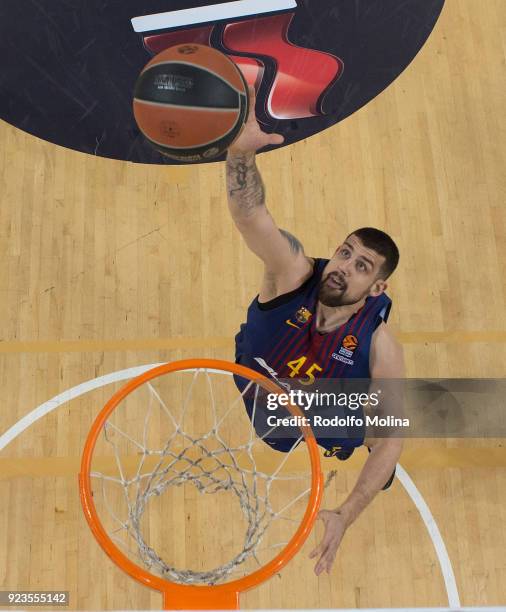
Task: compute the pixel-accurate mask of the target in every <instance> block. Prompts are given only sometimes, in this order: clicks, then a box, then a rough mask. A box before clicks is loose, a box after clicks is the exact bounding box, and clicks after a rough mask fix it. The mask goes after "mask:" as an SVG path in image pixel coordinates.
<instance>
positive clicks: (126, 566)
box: [79, 359, 323, 610]
mask: <svg viewBox="0 0 506 612" xmlns="http://www.w3.org/2000/svg"><path fill="white" fill-rule="evenodd" d="M184 370H190V371H191V370H211V371H219V372H224V373H229V374H237V375H239V376H241V377H243V378H244V379H246V380H249V381H253V382H254V383H256V384H258V385H259V386H261V387H262V388H263V389H265V390H266V391H268V392H270V393H276V394H280V393H285V390H284V389H282V388H281V387H280V386H278V385H277V384H275V383H274V382H273V381H272V380H270V379H268V378H266V377H265V376H262V375H261V374H259V373H258V372H255V371H254V370H252V369H250V368H247V367H244V366H241V365H238V364H235V363H232V362H228V361H221V360H217V359H187V360H182V361H175V362H171V363H167V364H164V365H162V366H158V367H156V368H153V369H151V370H149V371H147V372H145V373H143V374H141V375H140V376H138V377H137V378H134V379H132V380H131V381H130V382H129V383H127V384H126V385H124V386H123V387H122V388H121V389H119V391H117V392H116V393H115V394H114V395H113V396H112V397H111V399H110V400H109V401H108V402H107V404H106V405H105V406H104V408H103V409H102V410H101V412H100V413H99V414H98V416H97V418H96V419H95V421H94V423H93V425H92V426H91V429H90V432H89V434H88V437H87V439H86V442H85V445H84V450H83V455H82V460H81V471H80V474H79V492H80V498H81V504H82V507H83V511H84V515H85V517H86V520H87V521H88V524H89V526H90V528H91V531H92V532H93V535H94V536H95V538H96V540H97V541H98V543H99V544H100V546H101V547H102V549H103V550H104V551H105V552H106V553H107V555H108V556H109V557H110V558H111V559H112V560H113V561H114V563H116V565H118V566H119V567H120V568H121V569H122V570H123V571H125V572H126V573H127V574H129V575H130V576H131V577H132V578H134V579H135V580H137V581H139V582H141V583H142V584H144V585H145V586H148V587H150V588H152V589H155V590H157V591H160V592H161V593H162V595H163V606H164V609H166V610H168V609H173V610H184V609H187V610H189V609H194V610H237V609H238V608H239V595H240V593H241V592H243V591H247V590H249V589H251V588H253V587H256V586H258V585H259V584H261V583H262V582H264V581H266V580H268V579H269V578H271V577H272V576H273V575H274V574H276V573H277V572H279V571H280V570H281V569H282V568H283V567H284V566H285V565H286V564H287V563H288V562H289V561H290V559H292V557H293V556H294V555H295V554H296V553H297V552H298V551H299V549H300V548H301V547H302V545H303V544H304V542H305V540H306V538H307V537H308V535H309V533H310V531H311V529H312V527H313V524H314V522H315V520H316V516H317V514H318V510H319V507H320V503H321V499H322V495H323V476H322V473H321V468H320V457H319V451H318V445H317V443H316V440H315V438H314V434H313V432H312V430H311V428H310V427H305V426H301V427H300V430H301V433H302V435H303V437H304V440H305V442H306V445H307V450H308V453H309V458H310V465H311V490H310V493H309V495H308V503H307V507H306V510H305V513H304V516H303V519H302V521H301V523H300V525H299V527H298V528H297V530H296V532H295V533H294V535H293V536H292V538H291V540H290V541H289V542H288V544H287V545H286V546H285V548H284V549H283V550H282V551H281V552H280V553H279V554H277V555H276V556H275V557H274V558H273V559H272V560H271V561H270V562H269V563H267V564H266V565H264V566H263V567H261V568H259V569H258V570H256V571H255V572H253V573H251V574H249V575H247V576H244V577H242V578H240V579H237V580H233V581H231V582H227V583H226V584H219V585H214V586H203V585H198V586H196V585H183V584H177V583H174V582H170V581H168V580H165V579H163V578H161V577H159V576H155V575H153V574H151V573H149V572H148V571H146V570H145V569H143V568H142V567H140V566H139V565H137V564H135V563H134V562H132V561H131V560H130V559H129V558H128V557H127V556H126V555H125V554H123V552H121V550H120V549H119V548H118V547H117V546H116V545H115V544H114V543H113V541H112V540H111V538H110V537H109V535H108V534H107V533H106V531H105V529H104V527H103V525H102V523H101V521H100V518H99V516H98V513H97V510H96V507H95V504H94V501H93V492H92V486H91V476H90V470H91V461H92V455H93V451H94V448H95V444H96V442H97V439H98V437H99V435H100V433H101V432H102V429H103V427H104V425H105V423H106V421H107V419H108V418H109V416H110V415H111V413H112V412H113V411H114V409H115V408H116V407H117V406H118V404H119V403H120V402H121V401H122V400H123V399H124V398H125V397H126V396H127V395H128V394H130V393H131V392H132V391H134V390H135V389H137V388H138V387H140V386H141V385H142V384H144V383H146V382H148V381H150V380H152V379H154V378H157V377H159V376H162V375H165V374H169V373H173V372H178V371H184ZM287 409H288V410H289V411H290V412H291V413H292V414H293V415H296V416H300V415H302V411H301V410H300V409H299V408H298V407H297V406H295V405H289V406H287Z"/></svg>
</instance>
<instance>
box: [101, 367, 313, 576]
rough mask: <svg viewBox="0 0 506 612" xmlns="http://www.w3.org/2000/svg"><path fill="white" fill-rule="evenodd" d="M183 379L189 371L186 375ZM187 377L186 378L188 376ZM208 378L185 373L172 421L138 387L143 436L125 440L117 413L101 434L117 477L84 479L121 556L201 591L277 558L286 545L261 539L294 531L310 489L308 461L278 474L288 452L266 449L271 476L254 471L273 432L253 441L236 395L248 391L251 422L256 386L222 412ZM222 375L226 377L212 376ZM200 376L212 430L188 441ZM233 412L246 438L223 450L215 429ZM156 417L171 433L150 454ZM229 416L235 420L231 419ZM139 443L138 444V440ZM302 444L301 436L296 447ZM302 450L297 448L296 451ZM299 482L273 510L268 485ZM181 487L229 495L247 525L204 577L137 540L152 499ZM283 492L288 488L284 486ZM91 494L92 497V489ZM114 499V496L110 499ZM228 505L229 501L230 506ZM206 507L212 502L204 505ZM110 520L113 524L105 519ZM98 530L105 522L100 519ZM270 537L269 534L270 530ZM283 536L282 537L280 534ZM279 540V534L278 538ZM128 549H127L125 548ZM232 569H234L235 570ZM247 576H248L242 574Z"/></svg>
mask: <svg viewBox="0 0 506 612" xmlns="http://www.w3.org/2000/svg"><path fill="white" fill-rule="evenodd" d="M187 372H188V371H187ZM187 372H186V374H187ZM210 372H211V373H213V374H216V373H217V372H216V371H214V370H211V371H208V370H207V369H199V370H196V371H194V372H192V374H191V375H192V380H191V384H190V385H189V390H188V393H187V396H186V398H185V399H184V402H183V406H182V409H181V410H180V412H179V415H178V416H177V418H176V416H175V413H176V412H177V411H175V410H173V409H171V407H169V404H168V401H167V399H163V398H162V397H161V396H160V393H159V392H158V391H157V389H156V388H155V386H154V385H153V384H152V382H147V383H145V384H144V385H142V388H146V389H147V390H148V391H149V394H148V399H147V405H146V412H145V416H144V417H143V418H144V424H143V431H142V435H139V436H132V435H131V434H129V433H126V432H125V431H124V429H123V428H121V427H119V426H118V425H117V424H115V423H114V422H113V417H114V413H116V412H118V411H121V405H120V406H118V407H117V408H116V409H115V411H114V412H113V414H112V415H111V420H109V421H107V422H106V424H105V427H104V429H103V440H104V442H105V443H106V445H109V447H110V448H111V449H112V451H113V455H114V463H115V465H116V468H117V474H110V473H103V472H101V471H95V470H94V471H93V472H91V476H92V478H94V479H98V481H99V482H100V486H99V487H97V486H96V485H95V487H94V489H95V497H97V493H99V494H100V492H101V494H102V499H103V508H104V509H106V510H107V512H108V514H109V515H110V518H109V521H108V527H109V529H108V535H109V537H111V539H113V540H114V541H115V543H116V544H118V545H119V546H120V548H122V549H123V550H125V549H128V552H129V553H130V554H132V551H133V554H134V555H135V556H136V557H137V558H138V559H140V561H141V562H142V564H143V565H144V566H145V567H146V569H148V570H149V571H150V572H152V573H156V574H158V575H160V576H162V577H163V578H165V579H167V580H170V581H172V582H177V583H181V584H208V585H213V584H216V583H219V582H223V581H224V580H225V579H227V578H232V577H233V576H231V575H232V574H234V573H236V572H238V573H241V571H243V572H246V569H245V568H242V569H240V568H239V566H242V565H243V564H244V563H245V562H246V561H247V560H248V559H253V560H254V564H255V567H257V566H259V565H261V564H262V565H263V564H264V563H265V562H264V563H260V560H259V556H258V555H259V552H260V550H262V551H265V550H267V549H271V551H270V553H269V554H270V556H271V557H272V556H273V554H275V553H276V549H277V550H278V551H279V550H280V549H281V547H283V546H285V545H286V544H287V543H288V540H289V537H288V538H287V539H286V541H275V542H273V543H269V544H268V545H265V546H264V547H263V548H261V547H260V545H261V544H262V542H263V540H264V536H265V534H266V532H267V530H269V527H271V526H272V525H273V524H274V523H276V524H278V525H279V521H288V522H292V523H294V526H293V527H292V529H293V531H295V529H296V527H297V525H298V524H299V523H300V520H301V518H302V515H301V513H300V510H299V514H298V518H293V516H291V515H290V509H292V508H293V507H295V505H296V504H297V502H299V501H300V500H303V499H304V498H307V495H308V493H309V490H310V487H309V484H308V483H310V469H309V465H308V464H309V460H307V467H306V468H305V473H303V474H302V475H299V474H296V475H284V474H283V473H282V470H283V467H284V466H285V464H286V462H287V461H288V459H289V457H290V455H291V454H292V452H293V449H294V448H295V445H294V446H293V447H292V450H291V451H289V452H287V453H283V454H281V453H278V452H276V451H271V450H270V449H268V451H267V452H270V453H271V454H272V456H273V457H274V458H275V460H276V461H277V465H276V466H275V467H274V470H273V471H272V473H266V471H263V470H262V469H260V468H259V467H258V466H257V462H256V452H255V451H256V449H258V446H259V445H261V446H263V447H265V444H266V443H265V442H263V438H264V437H267V436H269V435H271V434H272V432H273V431H274V430H275V429H276V427H273V428H272V429H271V430H269V431H268V432H267V433H266V434H265V435H264V436H263V437H262V438H259V437H258V436H257V434H256V432H255V430H254V428H253V426H252V423H251V421H250V420H249V419H248V416H247V414H246V412H245V409H244V406H243V396H244V395H245V394H246V393H247V392H249V393H251V392H252V391H253V392H254V404H253V415H252V421H254V419H255V414H256V411H257V399H258V395H259V386H258V384H257V383H255V382H253V381H250V382H249V384H248V385H247V386H246V388H245V389H244V391H243V393H242V394H239V392H238V391H237V393H236V397H235V399H234V400H233V401H232V402H231V403H230V405H228V406H226V407H222V406H221V405H220V406H218V405H217V402H216V401H215V394H214V392H213V384H212V377H211V375H210ZM219 373H220V374H228V373H227V372H219ZM202 376H204V377H205V378H206V381H207V385H208V389H209V396H208V397H209V403H208V405H207V406H204V407H202V410H203V411H204V410H205V411H206V412H209V411H210V413H211V416H212V418H211V427H210V429H209V431H207V433H204V434H199V435H191V434H190V433H188V432H186V431H185V430H184V429H183V422H184V420H185V417H186V415H187V411H188V407H189V405H190V403H191V397H192V390H193V388H194V386H195V384H196V381H197V379H198V378H199V377H202ZM232 411H235V412H236V413H237V415H236V417H237V418H238V419H239V418H240V423H241V425H243V424H244V423H245V422H248V423H249V435H248V438H247V440H246V442H244V443H242V444H239V445H237V446H230V441H227V440H225V438H224V437H222V433H221V432H220V428H221V427H222V426H223V424H224V423H225V422H227V423H228V425H227V426H228V427H230V415H231V412H232ZM157 413H160V415H159V416H158V417H157V418H158V419H160V418H161V419H168V420H169V421H170V426H171V428H172V429H173V432H172V433H171V435H170V436H169V437H168V438H167V439H166V442H165V444H164V445H163V447H162V448H153V447H152V445H151V444H150V443H149V433H148V432H149V430H150V420H151V419H152V418H153V415H155V414H157ZM236 417H234V418H236ZM137 437H140V438H141V439H140V440H139V439H137ZM301 439H302V434H301V436H300V438H299V439H298V441H297V443H298V442H300V440H301ZM125 445H133V448H135V449H136V452H137V454H138V459H137V458H135V460H136V461H137V466H136V467H135V466H132V457H131V455H132V453H130V459H129V461H130V464H129V465H130V474H129V473H128V470H127V469H126V468H125V467H124V461H125V458H126V457H125ZM303 446H304V445H303ZM297 480H298V481H300V483H302V484H299V487H298V491H297V493H296V495H295V496H294V497H292V498H291V499H290V501H288V502H287V501H286V497H284V499H283V505H282V506H281V507H276V508H275V507H274V504H273V503H272V500H271V497H272V490H273V485H274V483H279V482H285V483H288V481H297ZM182 485H193V486H194V487H196V489H197V490H198V492H199V493H200V494H215V493H217V492H219V491H227V492H229V493H231V494H233V495H234V496H235V498H236V500H237V501H238V502H239V504H240V508H241V511H242V514H243V516H244V518H245V520H246V521H245V522H246V526H247V527H246V533H245V535H244V541H243V544H242V550H240V551H239V552H238V553H237V554H235V556H233V558H232V559H230V560H229V561H228V562H226V563H224V564H223V565H221V566H219V567H215V568H213V569H211V570H209V571H195V570H191V569H177V568H176V567H174V564H171V563H169V562H168V561H167V560H164V559H163V558H162V556H161V555H160V554H158V553H157V552H156V550H155V548H154V547H153V546H152V545H150V544H148V542H147V541H146V539H147V538H146V537H145V536H144V535H143V529H142V517H143V514H144V512H145V510H146V508H147V507H148V505H149V504H150V502H152V500H153V499H154V498H156V497H158V496H162V495H163V494H164V493H165V492H166V491H168V490H169V489H170V488H171V487H180V486H182ZM111 486H113V488H116V490H117V487H120V488H121V494H120V497H122V498H123V500H122V507H121V508H119V507H118V503H117V498H118V495H116V496H115V501H112V499H111V494H110V487H111ZM287 487H288V488H289V489H291V490H292V489H293V487H292V485H291V484H290V483H288V484H287ZM97 489H98V490H97ZM113 497H114V496H113ZM230 501H232V498H231V500H230ZM210 503H212V500H210ZM111 519H112V520H111ZM102 522H103V523H104V520H103V519H102ZM269 531H270V532H272V531H273V530H272V529H271V530H269ZM274 531H275V532H276V533H277V532H280V533H282V532H283V529H281V530H280V529H276V530H274ZM285 531H286V530H285ZM285 538H286V533H285ZM132 543H133V544H134V545H133V546H132ZM238 568H239V569H238ZM248 571H249V572H250V571H252V570H248Z"/></svg>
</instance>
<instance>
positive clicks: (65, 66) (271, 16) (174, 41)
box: [0, 0, 444, 164]
mask: <svg viewBox="0 0 506 612" xmlns="http://www.w3.org/2000/svg"><path fill="white" fill-rule="evenodd" d="M443 4H444V0H403V2H399V0H361V2H353V1H351V0H269V2H265V1H264V2H260V1H259V0H225V1H222V2H215V1H213V0H171V1H170V2H169V1H168V0H143V2H139V0H122V1H121V2H104V1H103V0H71V1H70V2H69V1H68V0H38V2H37V3H35V4H34V3H33V1H32V0H17V1H16V2H3V3H0V51H1V52H0V58H1V59H0V62H2V63H1V65H0V68H1V70H0V118H1V119H3V120H4V121H7V122H8V123H10V124H11V125H13V126H15V127H18V128H19V129H22V130H24V131H26V132H28V133H30V134H33V135H35V136H37V137H39V138H42V139H44V140H47V141H49V142H52V143H55V144H58V145H60V146H64V147H67V148H70V149H74V150H77V151H82V152H84V153H89V154H92V155H98V156H103V157H109V158H114V159H122V160H127V161H133V162H140V163H156V164H162V163H163V164H171V163H172V164H176V163H179V162H177V161H175V160H171V159H169V158H165V157H163V156H162V155H161V154H160V153H158V152H157V151H155V150H154V149H152V147H151V146H150V145H149V144H148V143H147V142H146V141H145V139H144V138H143V136H142V135H141V133H140V131H139V129H138V128H137V125H136V124H135V120H134V117H133V113H132V95H133V89H134V85H135V82H136V80H137V77H138V75H139V73H140V72H141V70H142V69H143V67H144V66H145V65H146V64H147V63H148V61H149V60H150V59H151V57H152V56H153V55H154V54H156V53H159V52H161V51H163V50H164V49H167V48H168V47H171V46H179V50H180V53H181V56H182V57H183V56H184V57H187V58H188V59H187V60H185V61H191V56H192V53H193V52H194V48H195V45H197V44H204V45H209V46H211V47H214V48H215V49H217V50H219V51H221V52H222V53H225V54H226V55H228V57H230V58H231V59H232V60H233V61H234V62H235V63H236V64H237V66H238V67H239V68H240V70H241V71H242V73H243V75H244V78H245V79H246V81H247V82H248V83H249V84H250V85H253V86H254V87H255V88H256V91H257V106H256V109H255V110H256V115H257V117H258V120H259V121H260V122H261V124H262V128H263V129H264V130H266V131H275V132H278V133H281V134H282V135H283V136H284V138H285V141H284V143H283V145H280V146H286V145H289V144H292V143H294V142H297V141H299V140H303V139H305V138H308V137H310V136H312V135H314V134H317V133H318V132H321V131H322V130H325V129H327V128H329V127H331V126H332V125H334V124H335V123H337V122H339V121H341V120H343V119H344V118H346V117H348V116H349V115H351V114H352V113H354V112H355V111H356V110H358V109H359V108H361V107H362V106H364V105H365V104H367V103H368V102H369V101H370V100H372V99H373V98H374V97H375V96H377V95H378V94H379V93H381V91H383V90H384V89H385V88H386V87H387V86H388V85H389V84H390V83H391V82H392V81H393V80H394V79H396V78H397V76H399V74H400V73H401V72H402V71H403V70H404V69H405V68H406V67H407V66H408V65H409V63H410V62H411V61H412V59H413V58H414V57H415V55H416V54H417V53H418V51H419V50H420V49H421V48H422V46H423V45H424V43H425V41H426V39H427V37H428V36H429V34H430V32H431V31H432V29H433V28H434V25H435V23H436V21H437V19H438V17H439V14H440V12H441V10H442V8H443ZM13 54H15V57H16V61H12V57H13ZM21 75H29V78H23V77H22V76H21ZM164 86H167V87H168V86H171V87H172V86H175V85H173V84H172V83H168V84H165V85H164ZM223 157H224V156H223ZM213 161H215V160H214V159H213ZM203 163H205V162H203Z"/></svg>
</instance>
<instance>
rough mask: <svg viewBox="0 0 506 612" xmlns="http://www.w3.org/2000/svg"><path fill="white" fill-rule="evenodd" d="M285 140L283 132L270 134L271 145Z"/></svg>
mask: <svg viewBox="0 0 506 612" xmlns="http://www.w3.org/2000/svg"><path fill="white" fill-rule="evenodd" d="M284 142H285V137H284V136H282V135H281V134H270V136H269V144H270V145H280V144H283V143H284Z"/></svg>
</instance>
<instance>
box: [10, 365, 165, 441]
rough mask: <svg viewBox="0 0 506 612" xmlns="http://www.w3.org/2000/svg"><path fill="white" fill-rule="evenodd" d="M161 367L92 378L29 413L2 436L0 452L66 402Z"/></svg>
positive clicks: (140, 368) (138, 368)
mask: <svg viewBox="0 0 506 612" xmlns="http://www.w3.org/2000/svg"><path fill="white" fill-rule="evenodd" d="M160 365H163V363H152V364H151V365H145V366H137V367H135V368H127V369H126V370H119V371H117V372H111V374H104V376H100V377H99V378H92V379H91V380H87V381H86V382H83V383H81V384H80V385H77V386H76V387H72V389H68V390H67V391H64V392H63V393H60V394H59V395H56V396H55V397H53V398H52V399H50V400H48V401H47V402H44V403H43V404H41V405H40V406H38V407H37V408H35V409H34V410H32V411H31V412H29V413H28V414H27V415H25V416H24V417H23V418H22V419H20V420H19V421H18V422H17V423H15V424H14V425H13V426H12V427H11V428H10V429H8V430H7V431H6V432H5V433H4V434H2V435H1V436H0V451H2V450H3V449H4V448H5V447H6V446H7V444H10V442H12V441H13V440H14V438H17V437H18V436H19V434H21V433H22V432H23V431H25V429H28V427H30V425H33V424H34V423H35V422H36V421H38V420H39V419H41V418H42V417H44V416H46V414H49V413H50V412H52V411H53V410H56V408H58V407H59V406H61V405H62V404H65V402H70V400H73V399H76V398H77V397H80V396H81V395H84V394H85V393H88V392H89V391H93V390H94V389H99V388H100V387H105V385H110V384H112V383H115V382H119V381H120V380H126V379H129V378H135V377H136V376H140V375H141V374H143V373H144V372H147V370H151V369H152V368H156V367H157V366H160Z"/></svg>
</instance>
